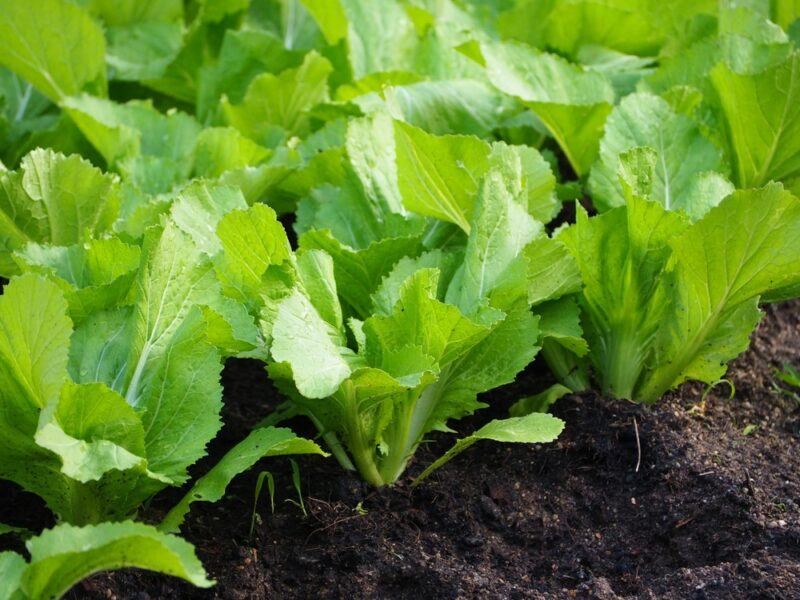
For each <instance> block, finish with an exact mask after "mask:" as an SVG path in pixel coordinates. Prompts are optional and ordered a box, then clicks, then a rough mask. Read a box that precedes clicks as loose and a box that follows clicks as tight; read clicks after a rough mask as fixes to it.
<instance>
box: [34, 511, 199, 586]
mask: <svg viewBox="0 0 800 600" xmlns="http://www.w3.org/2000/svg"><path fill="white" fill-rule="evenodd" d="M26 546H27V548H28V552H29V553H30V555H31V560H30V563H29V564H28V565H27V567H26V568H25V571H24V574H23V576H22V580H21V581H20V585H19V589H20V591H21V592H22V593H23V597H27V598H60V597H61V596H62V595H64V594H66V593H67V592H68V591H69V589H70V588H71V587H72V586H74V585H75V584H77V583H79V582H80V581H81V580H82V579H84V578H86V577H89V576H90V575H93V574H95V573H98V572H100V571H108V570H114V569H122V568H126V567H136V568H139V569H148V570H151V571H156V572H159V573H164V574H166V575H172V576H173V577H180V578H181V579H185V580H186V581H188V582H189V583H191V584H193V585H196V586H198V587H204V588H207V587H211V586H212V585H213V584H214V582H213V581H209V580H208V579H207V578H206V573H205V571H204V570H203V566H202V565H201V564H200V561H199V560H197V557H196V556H195V554H194V548H192V546H191V544H189V543H188V542H185V541H184V540H182V539H180V538H177V537H174V536H171V535H166V534H163V533H161V532H159V531H158V530H157V529H156V528H155V527H151V526H149V525H144V524H142V523H132V522H130V521H126V522H122V523H103V524H100V525H89V526H85V527H74V526H72V525H66V524H63V525H58V526H56V527H54V528H53V529H49V530H47V531H45V532H44V533H42V534H41V535H40V536H38V537H35V538H32V539H30V540H28V542H27V544H26Z"/></svg>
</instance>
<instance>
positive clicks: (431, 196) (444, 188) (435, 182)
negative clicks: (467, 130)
mask: <svg viewBox="0 0 800 600" xmlns="http://www.w3.org/2000/svg"><path fill="white" fill-rule="evenodd" d="M395 143H396V144H397V150H396V151H397V175H398V183H399V186H400V194H401V195H402V198H403V204H404V205H405V207H406V208H407V209H409V210H412V211H414V212H417V213H419V214H422V215H425V216H429V217H435V218H437V219H442V220H444V221H449V222H450V223H455V224H456V225H458V226H459V227H461V229H463V230H464V231H465V232H467V233H469V230H470V225H469V217H470V215H471V214H472V206H473V202H474V198H475V196H476V195H477V192H478V181H479V179H480V177H481V176H482V175H483V173H485V171H486V170H487V168H488V160H487V157H488V153H489V145H488V144H487V143H486V142H484V141H482V140H480V139H478V138H476V137H473V136H455V135H450V136H434V135H430V134H428V133H425V132H424V131H422V130H421V129H417V128H416V127H411V126H409V125H405V124H403V123H400V122H395Z"/></svg>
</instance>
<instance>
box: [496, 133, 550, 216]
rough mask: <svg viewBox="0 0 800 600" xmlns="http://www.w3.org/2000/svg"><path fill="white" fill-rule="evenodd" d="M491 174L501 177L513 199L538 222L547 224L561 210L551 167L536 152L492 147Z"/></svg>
mask: <svg viewBox="0 0 800 600" xmlns="http://www.w3.org/2000/svg"><path fill="white" fill-rule="evenodd" d="M489 161H490V165H491V170H494V171H497V172H498V173H500V174H501V175H502V177H503V179H504V182H505V185H506V187H507V188H508V190H509V191H510V192H511V194H512V195H513V196H514V198H515V199H516V200H517V202H519V203H520V204H521V205H522V206H524V207H525V208H526V209H527V211H528V213H529V214H530V215H531V216H532V217H533V218H534V219H536V220H537V221H541V222H542V223H548V222H549V221H550V220H551V219H552V218H553V217H555V216H556V213H558V211H559V209H560V208H561V205H560V203H559V202H558V199H557V198H556V195H555V188H556V178H555V176H554V175H553V172H552V171H551V169H550V164H549V163H548V162H547V160H545V158H544V156H542V154H541V153H540V152H539V151H538V150H536V149H535V148H530V147H528V146H509V145H508V144H504V143H502V142H497V143H495V144H493V145H492V153H491V154H490V155H489Z"/></svg>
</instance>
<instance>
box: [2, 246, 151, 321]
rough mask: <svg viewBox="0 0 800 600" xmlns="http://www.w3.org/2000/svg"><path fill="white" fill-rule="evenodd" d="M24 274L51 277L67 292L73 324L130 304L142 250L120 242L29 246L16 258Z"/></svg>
mask: <svg viewBox="0 0 800 600" xmlns="http://www.w3.org/2000/svg"><path fill="white" fill-rule="evenodd" d="M14 259H15V260H16V262H17V264H18V265H19V267H20V268H21V269H22V270H23V271H28V270H31V271H36V272H40V273H42V274H46V275H49V276H50V277H51V278H53V279H54V280H55V281H56V283H58V284H59V285H60V286H61V288H62V290H63V291H64V294H65V297H66V299H67V302H68V303H69V312H70V317H71V318H72V321H73V322H74V323H75V324H80V323H81V322H83V321H84V320H86V319H87V318H88V317H89V315H91V314H92V313H95V312H97V311H101V310H106V309H111V308H114V307H116V306H120V305H123V304H126V303H127V297H128V295H129V293H130V290H131V286H132V285H133V281H134V279H135V277H136V272H137V270H138V268H139V262H140V249H139V247H138V246H132V245H129V244H126V243H124V242H122V241H120V240H119V239H118V238H105V239H96V240H91V241H89V242H86V243H85V244H79V245H75V246H68V247H64V246H45V245H39V244H32V243H31V244H28V245H27V246H26V247H25V249H24V250H21V251H19V252H17V253H15V255H14Z"/></svg>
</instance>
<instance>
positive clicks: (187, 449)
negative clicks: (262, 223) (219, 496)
mask: <svg viewBox="0 0 800 600" xmlns="http://www.w3.org/2000/svg"><path fill="white" fill-rule="evenodd" d="M142 265H143V266H142V268H141V269H140V271H139V277H138V279H137V281H136V286H135V290H136V294H137V302H136V304H135V310H134V315H133V323H132V326H133V333H132V336H131V338H130V340H126V341H127V343H128V346H127V348H128V349H129V351H128V359H127V371H126V381H127V382H128V383H127V385H126V387H125V394H124V396H125V399H126V401H127V402H128V403H129V404H130V405H132V406H133V407H135V408H137V410H139V411H141V414H142V423H143V425H144V427H145V432H146V439H145V441H146V445H147V457H148V461H149V464H150V469H151V470H152V471H154V472H157V473H159V474H161V475H163V476H166V477H168V478H169V479H171V480H173V481H183V480H185V479H186V477H187V475H186V467H187V466H188V465H190V464H192V463H193V462H194V461H196V460H197V459H198V458H199V457H200V456H202V455H203V453H204V452H205V445H206V443H207V442H208V441H209V440H211V439H212V438H213V437H214V435H215V434H216V432H217V431H218V429H219V427H220V421H219V409H220V407H221V399H220V397H221V388H220V385H219V374H220V370H221V364H220V359H219V354H218V352H217V351H216V350H215V349H214V348H213V347H212V346H211V345H210V344H209V343H208V341H207V340H206V332H205V328H204V323H203V321H202V318H201V313H200V311H199V310H198V305H203V304H206V303H209V302H213V301H214V299H215V298H216V297H217V295H218V293H219V290H218V287H217V282H216V279H215V277H214V273H213V269H212V266H211V263H210V261H209V260H208V259H207V258H206V257H205V255H204V254H203V252H202V250H201V249H200V248H198V247H197V246H196V245H195V244H193V243H192V242H191V240H190V239H189V238H188V236H186V235H185V234H183V233H182V232H181V231H180V230H179V229H178V228H177V227H176V226H175V225H173V224H172V223H167V225H166V226H165V227H164V229H163V231H157V230H151V231H150V232H148V235H147V236H146V237H145V241H144V247H143V249H142Z"/></svg>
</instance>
